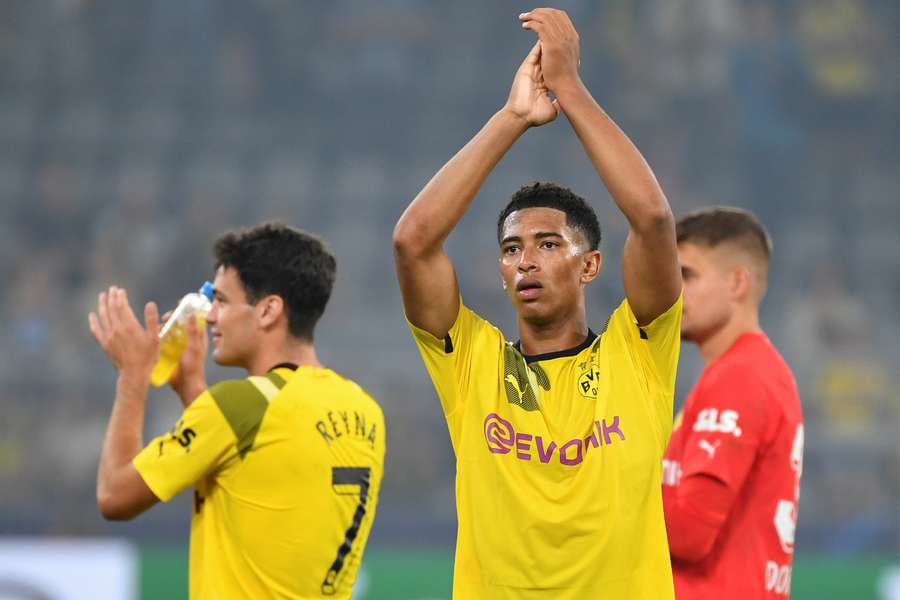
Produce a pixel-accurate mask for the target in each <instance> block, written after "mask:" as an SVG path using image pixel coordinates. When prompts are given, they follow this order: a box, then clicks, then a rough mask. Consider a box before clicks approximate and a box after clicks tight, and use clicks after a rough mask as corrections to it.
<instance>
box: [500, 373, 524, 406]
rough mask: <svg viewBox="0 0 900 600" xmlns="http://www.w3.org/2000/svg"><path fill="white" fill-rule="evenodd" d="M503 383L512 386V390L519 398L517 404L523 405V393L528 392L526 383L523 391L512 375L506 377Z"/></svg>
mask: <svg viewBox="0 0 900 600" xmlns="http://www.w3.org/2000/svg"><path fill="white" fill-rule="evenodd" d="M504 381H506V383H508V384H510V385H511V386H513V389H514V390H516V395H518V397H519V402H518V403H519V404H524V398H525V392H526V391H528V385H529V384H528V382H527V381H526V382H525V389H522V388H521V387H519V380H518V379H516V377H515V376H514V375H512V374H509V375H507V376H506V379H504Z"/></svg>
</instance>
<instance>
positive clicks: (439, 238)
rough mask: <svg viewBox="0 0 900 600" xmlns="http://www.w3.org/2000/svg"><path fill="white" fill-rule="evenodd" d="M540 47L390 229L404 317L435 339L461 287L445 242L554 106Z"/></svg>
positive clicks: (448, 323)
mask: <svg viewBox="0 0 900 600" xmlns="http://www.w3.org/2000/svg"><path fill="white" fill-rule="evenodd" d="M540 56H541V48H540V45H539V44H535V46H534V47H533V48H532V49H531V52H529V54H528V56H527V57H526V58H525V61H524V62H523V63H522V65H521V66H520V67H519V70H518V71H517V72H516V75H515V78H514V80H513V84H512V89H511V90H510V93H509V99H508V100H507V102H506V105H505V106H504V107H503V108H502V109H501V110H500V111H498V112H497V113H496V114H495V115H494V116H493V117H491V119H490V120H489V121H488V122H487V123H486V124H485V126H484V127H483V128H482V129H481V131H479V132H478V133H477V134H476V135H475V137H474V138H472V139H471V140H470V141H469V143H468V144H466V146H465V147H463V148H462V150H460V151H459V152H457V154H456V155H455V156H454V157H453V158H451V159H450V161H449V162H448V163H447V164H445V165H444V166H443V168H441V170H440V171H438V172H437V174H436V175H435V176H434V177H433V178H432V179H431V181H429V182H428V184H427V185H426V186H425V187H424V188H423V189H422V191H421V192H419V194H418V195H417V196H416V198H415V199H414V200H413V201H412V203H411V204H410V205H409V206H408V207H407V209H406V211H404V213H403V215H402V216H401V217H400V219H399V221H397V225H396V227H395V228H394V239H393V242H394V262H395V265H396V268H397V279H398V280H399V282H400V291H401V294H402V296H403V307H404V310H405V311H406V317H407V319H409V321H410V322H411V323H412V324H413V325H415V326H417V327H419V328H421V329H424V330H425V331H428V332H429V333H431V334H432V335H434V336H435V337H437V338H443V337H444V336H446V335H447V332H448V331H450V327H452V325H453V321H454V320H455V319H456V315H457V314H458V313H459V287H458V284H457V281H456V272H455V270H454V268H453V263H452V262H451V261H450V257H449V256H447V254H446V252H444V241H445V240H446V239H447V236H449V235H450V232H451V231H452V230H453V228H454V227H456V224H457V223H459V220H460V219H461V218H462V216H463V215H464V214H465V212H466V210H467V209H468V208H469V205H470V204H471V202H472V200H473V199H474V198H475V194H477V193H478V190H479V189H480V188H481V186H482V184H483V183H484V180H485V179H487V176H488V175H489V174H490V173H491V171H493V169H494V167H495V166H496V165H497V163H499V162H500V159H501V158H503V156H504V155H505V154H506V152H507V151H508V150H509V149H510V148H511V147H512V145H513V144H514V143H515V142H516V140H518V139H519V137H520V136H521V135H522V134H523V133H525V131H526V130H528V128H530V127H536V126H539V125H543V124H544V123H549V122H550V121H552V120H553V119H555V118H556V115H557V109H556V107H554V105H553V104H552V103H551V102H550V98H549V97H548V95H547V88H546V87H545V86H544V84H543V77H542V75H541V67H540Z"/></svg>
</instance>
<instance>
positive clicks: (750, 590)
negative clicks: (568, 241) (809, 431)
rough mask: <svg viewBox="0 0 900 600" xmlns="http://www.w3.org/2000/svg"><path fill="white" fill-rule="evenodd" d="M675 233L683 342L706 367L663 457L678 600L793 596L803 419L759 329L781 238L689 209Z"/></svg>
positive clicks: (790, 382)
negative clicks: (772, 256)
mask: <svg viewBox="0 0 900 600" xmlns="http://www.w3.org/2000/svg"><path fill="white" fill-rule="evenodd" d="M677 235H678V254H679V258H680V260H681V269H682V276H683V279H684V316H683V321H682V325H681V337H682V339H683V340H686V341H690V342H694V343H695V344H697V346H698V348H699V350H700V354H701V356H702V357H703V361H704V363H705V368H704V370H703V374H702V375H701V377H700V380H699V381H698V382H697V384H696V385H695V386H694V389H693V390H692V391H691V393H690V395H689V396H688V398H687V400H686V401H685V404H684V409H683V410H682V413H681V414H680V415H679V416H678V417H676V422H675V430H674V432H673V434H672V438H671V440H670V441H669V447H668V449H667V451H666V454H665V459H664V460H663V503H664V507H665V517H666V529H667V531H668V537H669V550H670V552H671V554H672V571H673V575H674V578H675V597H676V598H678V599H679V600H685V599H687V600H697V599H707V598H708V599H715V600H720V599H722V598H741V599H742V600H755V599H762V598H786V597H788V596H789V595H790V584H791V562H792V558H793V552H794V529H795V527H796V523H797V501H798V496H799V492H800V473H801V470H802V464H803V415H802V412H801V409H800V399H799V396H798V394H797V387H796V384H795V382H794V377H793V375H792V374H791V370H790V368H789V367H788V365H787V364H786V363H785V361H784V359H783V358H782V357H781V355H780V354H779V353H778V351H777V350H776V349H775V347H774V346H773V345H772V343H771V342H770V341H769V338H768V337H766V334H765V333H764V332H763V331H762V329H760V327H759V305H760V302H761V301H762V299H763V296H764V295H765V292H766V279H767V272H768V265H769V253H770V251H771V242H770V240H769V236H768V234H767V233H766V231H765V229H764V228H763V226H762V224H760V222H759V221H758V220H757V219H756V218H755V217H754V216H753V215H752V214H750V213H748V212H746V211H743V210H740V209H734V208H711V209H705V210H701V211H699V212H696V213H693V214H690V215H688V216H686V217H684V218H682V219H681V220H680V221H679V222H678V225H677Z"/></svg>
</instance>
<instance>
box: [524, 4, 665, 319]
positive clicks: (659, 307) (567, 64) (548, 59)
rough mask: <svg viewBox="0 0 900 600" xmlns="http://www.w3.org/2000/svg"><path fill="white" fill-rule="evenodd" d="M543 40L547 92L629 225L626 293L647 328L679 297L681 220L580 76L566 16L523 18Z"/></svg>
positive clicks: (550, 12)
mask: <svg viewBox="0 0 900 600" xmlns="http://www.w3.org/2000/svg"><path fill="white" fill-rule="evenodd" d="M519 19H520V20H521V21H522V26H523V27H524V28H525V29H530V30H532V31H534V32H536V33H537V34H538V39H539V40H540V44H541V48H542V51H541V67H542V71H543V75H544V81H545V82H546V85H547V87H548V88H549V89H550V90H551V91H552V92H553V93H554V94H555V95H556V103H557V105H558V106H559V108H560V109H561V110H562V111H563V112H564V113H565V115H566V117H567V118H568V119H569V122H570V123H571V125H572V128H573V129H574V130H575V133H576V135H577V136H578V139H579V140H581V143H582V145H583V146H584V149H585V152H586V153H587V155H588V158H590V160H591V162H592V163H593V165H594V168H595V169H596V170H597V173H598V174H599V176H600V179H601V180H602V181H603V183H604V185H605V186H606V189H607V190H609V193H610V195H611V196H612V198H613V201H614V202H615V203H616V205H617V206H618V207H619V210H621V211H622V213H623V214H624V215H625V218H626V219H627V220H628V224H629V233H628V238H627V239H626V241H625V249H624V252H623V257H622V276H623V280H624V286H625V295H626V297H627V298H628V303H629V305H630V306H631V309H632V311H634V314H635V316H636V317H637V318H638V322H639V323H640V324H642V325H645V324H647V323H649V322H650V321H652V320H653V319H655V318H656V317H657V316H659V315H660V314H662V313H663V312H665V311H666V309H668V308H669V307H671V306H672V305H673V304H674V303H675V301H676V300H677V299H678V295H679V294H680V293H681V271H680V269H679V266H678V252H677V247H676V240H675V221H674V218H673V216H672V210H671V209H670V207H669V202H668V200H666V196H665V194H663V191H662V189H661V188H660V186H659V183H658V182H657V181H656V177H655V176H654V175H653V171H652V170H651V169H650V166H649V165H648V164H647V162H646V161H645V160H644V157H643V156H642V155H641V153H640V152H639V151H638V149H637V148H636V147H635V146H634V144H632V143H631V140H629V139H628V137H627V136H626V135H625V134H624V133H623V132H622V130H621V129H619V127H618V126H617V125H616V124H615V123H614V122H613V121H612V119H610V118H609V116H608V115H607V114H606V113H605V112H604V111H603V109H602V108H600V106H599V105H598V104H597V102H596V101H595V100H594V98H593V96H591V93H590V92H589V91H588V89H587V88H586V87H585V85H584V83H583V82H582V81H581V77H580V76H579V74H578V65H579V47H578V33H577V32H576V31H575V27H574V26H573V25H572V21H571V20H570V19H569V16H568V15H567V14H566V13H565V12H563V11H561V10H555V9H548V8H538V9H535V10H533V11H531V12H528V13H523V14H521V15H519Z"/></svg>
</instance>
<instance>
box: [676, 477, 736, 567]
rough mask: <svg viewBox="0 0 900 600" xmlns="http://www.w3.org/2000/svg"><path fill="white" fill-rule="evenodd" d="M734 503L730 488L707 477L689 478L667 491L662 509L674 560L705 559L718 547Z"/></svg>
mask: <svg viewBox="0 0 900 600" xmlns="http://www.w3.org/2000/svg"><path fill="white" fill-rule="evenodd" d="M733 502H734V494H733V492H732V491H731V490H730V488H729V487H728V486H727V485H726V484H725V483H723V482H722V481H719V480H718V479H715V478H712V477H708V476H693V477H689V478H687V479H684V480H682V482H681V483H680V484H679V485H678V486H677V487H675V488H669V487H667V488H664V494H663V506H664V509H665V519H666V531H667V533H668V538H669V552H670V553H671V555H672V558H674V559H677V560H681V561H684V562H698V561H700V560H703V559H704V558H705V557H706V556H707V555H708V554H709V552H710V551H711V550H712V548H713V546H714V545H715V542H716V539H717V538H718V536H719V532H720V531H721V529H722V526H723V525H724V524H725V521H726V519H727V518H728V514H729V513H730V512H731V506H732V504H733Z"/></svg>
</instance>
